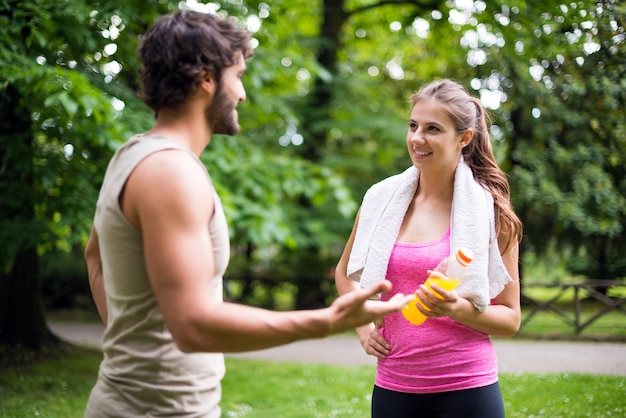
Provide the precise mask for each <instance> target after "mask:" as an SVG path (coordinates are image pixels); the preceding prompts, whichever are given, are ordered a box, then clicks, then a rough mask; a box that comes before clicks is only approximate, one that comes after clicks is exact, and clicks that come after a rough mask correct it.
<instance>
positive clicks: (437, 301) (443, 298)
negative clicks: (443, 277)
mask: <svg viewBox="0 0 626 418" xmlns="http://www.w3.org/2000/svg"><path fill="white" fill-rule="evenodd" d="M430 286H431V288H432V290H431V289H429V288H428V286H426V285H425V284H422V285H421V286H420V288H419V290H418V291H417V292H415V294H416V295H417V297H418V298H419V300H421V301H422V303H423V304H424V306H426V308H424V306H421V305H420V304H419V303H416V304H415V305H416V306H417V309H419V310H420V312H422V313H423V314H424V315H426V316H427V317H429V318H439V317H443V316H449V317H454V315H455V312H456V310H457V309H458V307H459V300H460V299H461V298H460V296H459V294H458V293H457V292H456V290H445V289H443V288H441V287H439V286H437V285H436V284H434V283H433V284H431V285H430Z"/></svg>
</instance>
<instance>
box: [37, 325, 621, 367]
mask: <svg viewBox="0 0 626 418" xmlns="http://www.w3.org/2000/svg"><path fill="white" fill-rule="evenodd" d="M49 326H50V329H51V330H52V331H53V332H54V333H55V334H57V335H58V336H59V337H61V338H63V339H64V340H67V341H69V342H72V343H75V344H82V345H86V346H93V347H99V346H100V343H101V339H102V332H103V331H104V327H103V326H102V325H100V324H91V323H76V322H61V321H51V322H49ZM494 345H495V347H496V352H497V354H498V364H499V368H500V371H501V372H503V373H564V372H569V373H590V374H606V375H618V376H626V343H599V342H598V343H594V342H571V341H532V340H519V339H506V340H504V339H494ZM227 356H230V357H236V358H252V359H261V360H271V361H301V362H309V363H323V364H335V365H375V364H376V359H375V358H374V357H372V356H368V355H366V354H365V353H364V352H363V349H362V348H361V345H360V344H359V342H358V339H357V337H356V335H340V336H333V337H328V338H324V339H318V340H306V341H298V342H295V343H291V344H288V345H285V346H282V347H276V348H270V349H267V350H260V351H253V352H250V353H242V354H228V355H227Z"/></svg>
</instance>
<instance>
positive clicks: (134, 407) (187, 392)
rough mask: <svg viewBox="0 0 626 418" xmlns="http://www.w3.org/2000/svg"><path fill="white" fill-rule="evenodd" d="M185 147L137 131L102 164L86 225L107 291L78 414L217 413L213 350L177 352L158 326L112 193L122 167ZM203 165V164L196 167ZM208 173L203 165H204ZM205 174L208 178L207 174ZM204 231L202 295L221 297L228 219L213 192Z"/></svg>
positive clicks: (122, 176)
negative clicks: (99, 350) (94, 365)
mask: <svg viewBox="0 0 626 418" xmlns="http://www.w3.org/2000/svg"><path fill="white" fill-rule="evenodd" d="M167 149H181V150H183V151H185V152H188V153H189V154H190V155H192V156H193V157H194V159H196V160H197V162H198V164H200V165H201V166H202V167H203V168H204V165H203V164H202V162H201V161H200V160H199V159H198V158H197V156H196V155H195V154H193V153H191V151H189V150H186V149H184V148H182V147H181V146H179V145H178V144H176V143H174V142H172V141H171V140H169V139H167V138H165V137H161V136H143V135H138V136H135V137H133V138H131V139H130V140H129V141H128V142H127V143H125V144H124V145H123V146H122V147H120V148H119V149H118V150H117V152H116V153H115V155H114V157H113V159H112V160H111V162H110V163H109V167H108V168H107V171H106V174H105V177H104V182H103V185H102V189H101V191H100V195H99V197H98V203H97V207H96V214H95V219H94V225H95V227H96V230H97V232H98V238H99V244H100V254H101V257H102V267H103V274H104V284H105V289H106V295H107V308H108V326H107V329H106V331H105V333H104V338H103V344H102V346H103V351H104V359H103V361H102V363H101V365H100V372H99V376H98V382H97V383H96V386H95V387H94V389H93V390H92V393H91V395H90V398H89V402H88V404H87V410H86V414H85V416H86V417H120V416H123V417H148V416H176V417H211V418H213V417H219V416H220V409H219V401H220V397H221V389H220V381H221V379H222V378H223V376H224V358H223V355H222V354H221V353H207V354H204V353H194V354H185V353H183V352H181V351H180V350H179V349H178V348H177V346H176V344H175V342H174V340H173V338H172V335H171V334H170V332H169V330H168V329H167V328H166V326H165V323H164V322H163V318H162V316H161V312H160V311H159V308H158V306H157V301H156V299H155V297H154V294H153V292H152V288H151V285H150V280H149V279H148V274H147V272H146V267H145V264H144V255H143V246H142V238H141V233H140V231H139V230H137V229H136V228H135V227H134V226H132V225H131V224H130V223H129V222H128V220H127V219H126V217H125V216H124V215H123V213H122V211H121V209H120V205H119V196H120V193H121V191H122V188H123V187H124V185H125V183H126V181H127V179H128V177H129V175H130V173H131V172H132V171H133V170H134V169H135V167H136V166H137V165H138V164H139V163H140V162H141V161H142V160H143V159H144V158H146V157H147V156H148V155H150V154H152V153H155V152H158V151H162V150H167ZM204 169H205V170H206V168H204ZM207 176H208V172H207ZM209 179H210V178H209ZM213 194H214V201H215V212H214V214H213V217H212V218H211V220H210V222H209V225H208V226H207V227H208V228H209V231H210V235H211V240H212V247H213V257H214V259H215V275H214V276H213V277H207V278H206V279H207V280H211V283H212V292H211V295H210V296H209V295H207V298H208V297H212V298H213V299H214V300H216V301H221V300H222V292H223V289H222V276H223V274H224V272H225V270H226V267H227V265H228V259H229V255H230V254H229V251H230V249H229V248H230V243H229V234H228V226H227V224H226V219H225V217H224V211H223V208H222V205H221V202H220V199H219V197H218V195H217V194H216V193H215V190H213Z"/></svg>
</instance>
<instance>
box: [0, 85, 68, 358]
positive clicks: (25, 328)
mask: <svg viewBox="0 0 626 418" xmlns="http://www.w3.org/2000/svg"><path fill="white" fill-rule="evenodd" d="M21 102H22V100H21V96H20V94H19V92H18V91H17V90H16V89H15V88H13V86H11V85H9V86H7V88H6V89H5V91H4V94H2V95H0V112H2V114H3V115H4V118H3V120H2V122H0V132H2V133H3V134H2V137H1V139H0V145H1V147H0V196H2V199H1V200H0V226H1V227H2V230H1V231H0V241H2V242H0V246H2V247H3V248H2V249H1V250H0V346H1V345H5V346H12V347H19V346H22V347H28V348H32V349H40V348H42V347H44V346H46V345H49V344H52V343H54V342H56V341H58V340H57V338H56V337H55V336H54V335H53V334H52V333H51V332H50V330H49V329H48V326H47V323H46V318H45V311H44V304H43V291H42V286H41V277H40V275H39V256H38V254H37V241H38V233H37V228H36V225H35V224H36V219H35V199H34V185H35V172H34V166H33V159H34V155H35V143H34V139H33V132H32V129H31V120H30V112H29V111H28V110H26V109H24V108H23V107H22V106H21Z"/></svg>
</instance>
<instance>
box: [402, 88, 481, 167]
mask: <svg viewBox="0 0 626 418" xmlns="http://www.w3.org/2000/svg"><path fill="white" fill-rule="evenodd" d="M467 132H471V131H466V132H465V133H463V132H461V133H459V132H458V131H457V129H456V127H455V125H454V122H453V121H452V119H451V118H450V115H449V114H448V112H447V111H446V109H445V108H444V107H443V106H442V105H441V104H440V103H439V102H437V101H436V100H430V99H422V100H419V101H417V102H416V103H415V105H414V106H413V109H411V116H410V119H409V129H408V132H407V136H406V143H407V148H408V151H409V156H410V157H411V161H413V165H414V166H415V167H416V168H418V169H420V170H431V169H437V170H441V169H446V168H447V169H451V170H453V171H454V169H455V168H456V165H457V162H458V161H459V157H460V154H461V150H462V149H463V146H465V145H467V143H469V141H467V142H465V140H466V139H467V138H466V136H467ZM469 139H471V134H470V135H469Z"/></svg>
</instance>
